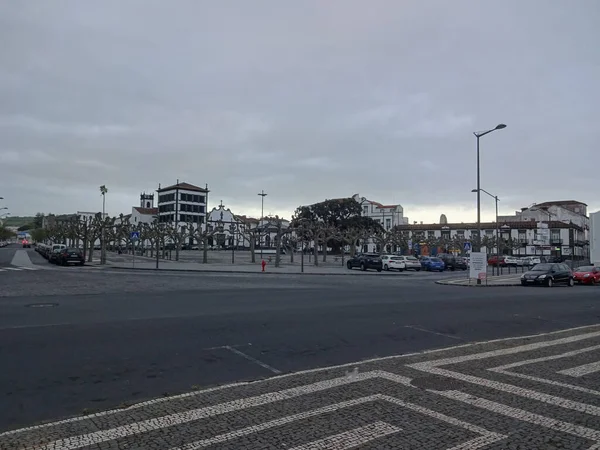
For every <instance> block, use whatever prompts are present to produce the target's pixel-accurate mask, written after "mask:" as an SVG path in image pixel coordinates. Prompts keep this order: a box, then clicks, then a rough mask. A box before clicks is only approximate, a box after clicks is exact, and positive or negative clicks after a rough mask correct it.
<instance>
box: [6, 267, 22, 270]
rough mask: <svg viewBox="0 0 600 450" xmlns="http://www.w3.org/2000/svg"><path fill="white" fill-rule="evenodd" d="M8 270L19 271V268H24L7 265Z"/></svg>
mask: <svg viewBox="0 0 600 450" xmlns="http://www.w3.org/2000/svg"><path fill="white" fill-rule="evenodd" d="M6 270H14V271H19V270H23V269H21V268H20V267H7V268H6Z"/></svg>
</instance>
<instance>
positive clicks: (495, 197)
mask: <svg viewBox="0 0 600 450" xmlns="http://www.w3.org/2000/svg"><path fill="white" fill-rule="evenodd" d="M479 191H481V192H484V193H486V194H487V195H489V196H490V197H492V198H493V199H494V200H495V201H496V257H497V264H500V261H499V259H500V228H499V224H498V202H499V201H500V199H499V198H498V196H497V195H493V194H490V193H489V192H488V191H486V190H485V189H481V188H480V189H479V190H477V189H473V190H472V191H471V192H477V195H478V196H479ZM480 232H481V231H480ZM497 267H498V268H497V270H496V272H497V274H498V275H500V267H499V266H497Z"/></svg>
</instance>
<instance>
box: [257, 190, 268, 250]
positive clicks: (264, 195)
mask: <svg viewBox="0 0 600 450" xmlns="http://www.w3.org/2000/svg"><path fill="white" fill-rule="evenodd" d="M258 195H260V197H261V199H260V221H259V223H258V224H259V226H262V223H263V221H264V216H265V197H266V196H267V194H266V193H265V191H264V190H261V191H260V193H259V194H258ZM258 245H260V259H261V260H262V257H263V246H262V230H259V235H258Z"/></svg>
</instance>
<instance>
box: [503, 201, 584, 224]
mask: <svg viewBox="0 0 600 450" xmlns="http://www.w3.org/2000/svg"><path fill="white" fill-rule="evenodd" d="M530 220H534V221H536V222H541V221H547V220H557V221H559V222H564V223H574V224H575V225H577V226H578V227H581V228H583V229H584V230H586V231H587V230H589V228H590V219H589V217H588V216H587V205H586V204H585V203H582V202H578V201H576V200H563V201H552V202H543V203H534V204H533V205H531V206H528V207H526V208H521V210H520V211H515V214H514V215H512V216H498V221H499V222H520V221H530Z"/></svg>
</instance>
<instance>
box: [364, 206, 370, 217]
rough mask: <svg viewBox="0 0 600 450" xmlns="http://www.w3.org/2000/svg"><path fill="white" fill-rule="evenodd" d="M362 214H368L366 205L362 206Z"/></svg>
mask: <svg viewBox="0 0 600 450" xmlns="http://www.w3.org/2000/svg"><path fill="white" fill-rule="evenodd" d="M363 214H364V215H365V216H366V215H368V214H369V207H368V206H363Z"/></svg>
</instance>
